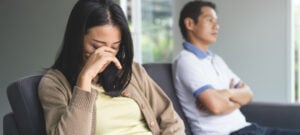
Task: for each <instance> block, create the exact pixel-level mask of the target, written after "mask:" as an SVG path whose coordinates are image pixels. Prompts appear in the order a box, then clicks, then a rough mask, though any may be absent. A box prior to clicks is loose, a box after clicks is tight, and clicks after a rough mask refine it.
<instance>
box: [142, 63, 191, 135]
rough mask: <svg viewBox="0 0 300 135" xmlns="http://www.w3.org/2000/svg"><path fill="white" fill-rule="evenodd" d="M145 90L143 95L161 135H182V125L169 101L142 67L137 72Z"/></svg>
mask: <svg viewBox="0 0 300 135" xmlns="http://www.w3.org/2000/svg"><path fill="white" fill-rule="evenodd" d="M138 72H139V74H140V77H141V79H140V80H142V85H143V87H144V88H145V95H146V97H147V98H148V101H149V104H150V106H151V107H152V109H153V112H154V113H155V116H156V119H157V122H158V124H159V127H160V130H161V134H162V135H183V134H185V132H184V129H185V128H184V124H183V121H182V119H181V118H180V117H179V115H178V114H177V112H176V111H175V109H174V107H173V104H172V102H171V100H170V99H169V98H168V96H167V95H166V94H165V93H164V92H163V90H162V89H161V88H160V87H159V86H158V85H157V84H156V83H155V82H154V81H153V80H152V79H151V77H150V76H149V75H148V74H147V72H146V71H145V69H144V68H143V67H142V66H139V70H138Z"/></svg>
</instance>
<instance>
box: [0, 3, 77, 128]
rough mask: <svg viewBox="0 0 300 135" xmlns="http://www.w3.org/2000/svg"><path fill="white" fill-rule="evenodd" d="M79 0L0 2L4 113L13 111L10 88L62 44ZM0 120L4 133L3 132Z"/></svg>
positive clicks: (1, 112)
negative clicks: (9, 95) (7, 91)
mask: <svg viewBox="0 0 300 135" xmlns="http://www.w3.org/2000/svg"><path fill="white" fill-rule="evenodd" d="M75 1H76V0H43V1H39V0H1V1H0V18H1V19H0V62H1V66H0V106H1V107H0V116H1V121H2V118H3V116H4V114H6V113H8V112H10V111H11V108H10V106H9V103H8V100H7V96H6V87H7V85H8V84H9V83H10V82H12V81H13V80H15V79H17V78H19V77H22V76H25V75H30V74H34V73H36V72H39V71H42V70H43V68H47V67H49V66H50V65H51V64H52V63H53V62H54V58H55V56H56V53H57V51H58V48H59V47H60V45H61V42H62V38H63V34H64V30H65V26H66V22H67V17H68V15H69V13H70V10H71V7H72V6H73V5H74V3H75ZM2 124H3V123H2V122H0V134H2V133H3V129H2V127H3V125H2Z"/></svg>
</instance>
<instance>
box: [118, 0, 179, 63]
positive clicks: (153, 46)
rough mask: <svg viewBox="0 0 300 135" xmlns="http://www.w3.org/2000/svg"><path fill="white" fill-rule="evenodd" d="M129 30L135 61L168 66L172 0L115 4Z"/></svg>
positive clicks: (129, 1)
mask: <svg viewBox="0 0 300 135" xmlns="http://www.w3.org/2000/svg"><path fill="white" fill-rule="evenodd" d="M117 2H118V3H119V4H120V5H121V7H122V8H123V9H124V12H125V14H127V18H128V22H129V25H130V28H131V32H132V37H133V40H134V41H133V42H134V50H135V52H134V53H135V54H134V55H135V60H136V61H138V62H141V63H148V62H170V61H171V60H172V58H173V35H172V25H173V22H172V0H118V1H117Z"/></svg>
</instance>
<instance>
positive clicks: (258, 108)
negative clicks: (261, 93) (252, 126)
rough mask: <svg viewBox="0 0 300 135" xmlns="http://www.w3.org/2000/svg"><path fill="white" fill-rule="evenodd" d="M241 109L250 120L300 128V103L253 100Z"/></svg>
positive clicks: (276, 125)
mask: <svg viewBox="0 0 300 135" xmlns="http://www.w3.org/2000/svg"><path fill="white" fill-rule="evenodd" d="M241 111H242V113H243V114H244V115H245V116H246V119H247V121H249V122H255V123H258V124H261V125H264V126H270V127H281V128H291V129H300V104H292V103H266V102H252V103H250V104H248V105H246V106H243V107H242V108H241Z"/></svg>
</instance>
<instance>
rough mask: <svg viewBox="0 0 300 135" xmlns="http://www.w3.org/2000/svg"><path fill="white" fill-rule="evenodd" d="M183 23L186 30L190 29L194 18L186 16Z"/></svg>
mask: <svg viewBox="0 0 300 135" xmlns="http://www.w3.org/2000/svg"><path fill="white" fill-rule="evenodd" d="M184 25H185V27H186V29H187V30H192V29H193V27H194V25H195V23H194V20H193V19H192V18H190V17H187V18H185V19H184Z"/></svg>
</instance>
